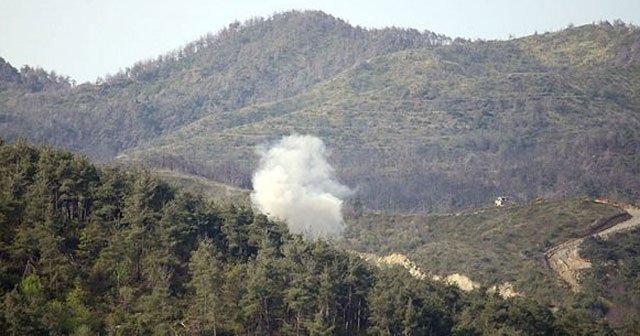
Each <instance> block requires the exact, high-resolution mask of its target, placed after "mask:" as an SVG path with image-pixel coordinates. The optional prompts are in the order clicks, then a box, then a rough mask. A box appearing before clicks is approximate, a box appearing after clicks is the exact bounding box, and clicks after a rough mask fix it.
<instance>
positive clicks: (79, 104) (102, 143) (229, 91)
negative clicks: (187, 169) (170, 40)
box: [0, 12, 448, 160]
mask: <svg viewBox="0 0 640 336" xmlns="http://www.w3.org/2000/svg"><path fill="white" fill-rule="evenodd" d="M447 41H448V39H447V38H446V37H442V36H438V35H436V34H433V33H430V32H424V33H419V32H417V31H415V30H400V29H383V30H365V29H362V28H359V27H352V26H350V25H348V24H347V23H345V22H344V21H342V20H339V19H336V18H334V17H331V16H329V15H326V14H324V13H321V12H287V13H282V14H276V15H274V16H272V17H270V18H268V19H261V18H257V19H253V20H250V21H248V22H245V23H243V24H240V23H238V22H236V23H232V24H230V25H229V27H227V28H226V29H223V30H222V31H220V32H218V33H217V34H215V35H213V34H210V35H207V36H204V37H202V38H201V39H199V40H197V41H194V42H191V43H189V44H187V45H186V46H185V47H183V48H181V49H177V50H175V51H172V52H170V53H168V54H165V55H160V56H158V58H157V59H155V60H148V61H144V62H139V63H137V64H135V65H133V66H132V67H130V68H127V69H124V70H123V71H122V72H120V73H117V74H113V75H109V76H106V78H105V79H104V80H102V81H100V82H98V83H96V84H90V83H84V84H81V85H78V86H75V87H72V86H71V85H67V86H62V87H52V85H47V83H49V82H51V81H52V80H51V78H50V77H52V76H50V75H49V74H48V73H47V72H45V71H43V70H42V69H38V72H37V73H36V74H37V75H39V76H30V75H29V72H23V71H21V72H18V71H17V70H16V69H13V68H12V67H11V66H10V65H9V64H7V63H6V62H4V60H3V61H2V62H0V63H2V64H0V91H1V92H2V94H1V95H0V113H1V116H0V121H1V123H0V134H2V135H3V137H4V138H6V139H15V138H17V137H25V138H28V139H31V140H32V141H36V142H45V143H49V144H55V145H58V146H61V147H65V148H69V149H73V150H78V151H81V152H84V153H86V154H88V155H89V156H91V157H92V158H96V159H100V160H109V159H111V158H113V157H114V156H115V155H116V154H117V153H118V152H120V151H121V150H122V149H125V148H129V147H132V146H134V145H136V144H138V143H140V142H141V141H144V140H148V139H152V138H154V137H157V136H158V135H161V134H164V133H167V132H169V131H171V130H174V129H176V128H178V127H180V126H182V125H184V124H187V123H189V122H193V121H196V120H198V119H199V118H202V117H205V116H210V117H213V118H217V117H216V116H218V115H220V114H221V113H225V112H230V111H234V110H237V109H240V108H242V107H245V106H249V105H254V104H259V103H266V102H271V101H276V100H279V99H284V98H288V97H291V96H293V95H295V94H298V93H301V92H303V91H305V90H306V89H308V88H309V87H310V86H312V85H313V84H315V83H318V82H321V81H324V80H327V79H329V78H330V77H332V76H334V75H335V74H337V73H339V72H341V71H343V70H344V69H345V68H347V67H350V66H352V65H353V64H354V63H357V62H360V61H363V60H366V59H369V58H372V57H376V56H379V55H383V54H386V53H389V52H393V51H398V50H402V49H407V48H413V47H421V46H429V45H435V44H441V43H445V42H447ZM3 74H4V75H3ZM53 77H55V76H53ZM54 82H55V81H54Z"/></svg>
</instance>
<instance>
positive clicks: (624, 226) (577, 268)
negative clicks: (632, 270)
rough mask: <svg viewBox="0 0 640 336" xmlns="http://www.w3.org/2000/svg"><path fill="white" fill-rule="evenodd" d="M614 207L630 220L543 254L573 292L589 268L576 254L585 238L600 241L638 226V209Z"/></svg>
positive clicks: (577, 289) (560, 245) (625, 206)
mask: <svg viewBox="0 0 640 336" xmlns="http://www.w3.org/2000/svg"><path fill="white" fill-rule="evenodd" d="M602 203H605V202H602ZM615 205H616V206H618V207H619V208H621V209H623V210H625V211H626V212H627V213H628V214H629V215H631V218H630V219H628V220H626V221H623V222H620V223H617V224H615V225H613V226H610V227H607V226H603V228H602V229H601V230H600V231H596V232H594V233H591V234H589V235H586V236H584V237H580V238H576V239H571V240H568V241H566V242H564V243H561V244H559V245H556V246H554V247H552V248H550V249H549V250H547V252H545V254H544V255H545V258H546V260H547V262H548V263H549V266H550V267H551V268H552V269H553V270H554V271H555V272H556V273H558V276H559V277H560V278H561V279H562V280H564V281H565V282H566V283H568V284H569V286H571V289H572V290H573V291H576V292H577V291H579V290H580V275H581V274H582V271H583V270H585V269H588V268H590V267H591V263H590V262H589V261H588V260H585V259H582V258H581V257H580V255H579V254H578V247H579V246H580V244H582V242H583V241H584V240H585V239H586V238H587V237H590V236H599V237H601V238H602V239H607V238H609V237H611V235H613V234H614V233H616V232H621V231H625V230H630V229H632V228H635V227H637V226H640V208H636V207H633V206H629V205H618V204H615Z"/></svg>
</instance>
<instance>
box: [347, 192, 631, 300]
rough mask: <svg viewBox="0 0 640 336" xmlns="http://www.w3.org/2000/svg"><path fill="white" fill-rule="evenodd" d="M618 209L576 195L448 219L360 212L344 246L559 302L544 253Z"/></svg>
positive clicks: (562, 292)
mask: <svg viewBox="0 0 640 336" xmlns="http://www.w3.org/2000/svg"><path fill="white" fill-rule="evenodd" d="M619 211H620V210H618V209H617V208H614V207H611V206H608V205H602V204H596V203H594V202H592V201H590V200H589V199H586V198H576V199H569V200H565V201H545V202H542V203H537V204H520V205H513V206H509V207H506V208H486V209H481V210H477V211H472V212H471V211H470V212H463V213H458V214H451V215H437V214H426V213H417V214H413V215H402V214H397V215H394V214H387V213H365V214H364V215H363V216H362V217H359V218H357V219H354V218H352V219H349V220H348V222H347V223H348V230H347V234H346V237H347V239H346V244H347V245H349V246H350V247H351V248H355V249H356V250H360V251H364V252H374V253H378V254H388V253H391V252H399V253H404V254H407V255H408V256H409V257H410V258H411V259H412V260H413V261H414V262H416V264H417V265H418V266H419V267H421V268H422V269H424V270H427V271H429V272H431V273H432V274H437V275H443V274H445V275H446V274H451V273H462V274H465V275H467V276H469V277H471V278H472V279H473V280H476V281H480V282H481V283H483V284H486V285H493V284H498V283H503V282H505V281H509V282H512V283H513V284H514V285H515V288H516V290H517V291H520V292H523V293H524V294H525V295H527V296H530V297H534V298H537V299H540V300H541V301H542V302H546V303H558V301H557V300H561V298H563V297H565V296H566V294H568V287H567V286H565V285H564V284H563V283H562V282H561V281H560V280H559V279H558V278H557V276H556V274H555V273H554V272H553V271H552V270H551V269H550V268H549V267H547V266H546V264H545V261H544V251H545V250H547V249H548V248H549V247H551V246H553V245H556V244H558V243H560V242H562V241H565V240H567V239H570V238H574V237H578V236H581V235H584V234H586V233H587V232H588V230H589V225H590V224H591V223H593V222H594V221H595V220H597V219H599V218H603V217H609V216H611V215H613V214H615V213H618V212H619ZM560 303H561V302H560Z"/></svg>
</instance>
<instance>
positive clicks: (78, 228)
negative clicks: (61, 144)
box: [0, 142, 637, 335]
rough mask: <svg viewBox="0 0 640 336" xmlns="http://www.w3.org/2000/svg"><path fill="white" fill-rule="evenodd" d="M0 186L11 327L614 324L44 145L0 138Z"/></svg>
mask: <svg viewBox="0 0 640 336" xmlns="http://www.w3.org/2000/svg"><path fill="white" fill-rule="evenodd" d="M0 191H1V193H0V299H1V300H2V304H1V305H0V330H2V331H3V333H6V334H8V335H71V334H73V335H106V334H109V335H151V334H154V335H370V334H375V335H497V334H507V335H595V334H598V335H611V334H612V333H613V330H612V329H611V328H610V327H609V326H608V325H607V324H606V322H604V321H598V320H594V319H593V318H592V316H591V315H590V314H589V312H588V311H586V310H584V309H582V308H578V307H574V308H572V307H569V308H567V309H564V308H563V309H561V310H560V311H558V312H557V313H555V314H553V313H552V312H551V311H550V310H549V309H548V308H547V307H545V306H542V305H540V304H538V303H536V302H535V301H533V300H530V299H525V298H522V297H516V298H511V299H508V300H503V299H501V298H500V297H499V296H497V295H493V294H490V293H488V292H487V291H486V288H485V289H480V290H476V291H473V292H471V293H465V292H461V291H460V290H459V289H457V288H455V287H451V286H446V285H444V284H443V283H441V282H434V281H430V280H426V279H425V280H419V279H417V278H414V277H412V276H411V275H410V274H409V273H408V272H406V270H404V269H402V268H390V269H382V270H379V269H376V268H373V267H372V266H371V265H369V264H367V263H366V262H365V261H364V260H363V259H361V258H360V257H359V256H356V255H354V254H348V253H345V252H343V251H340V250H338V249H336V248H335V247H334V246H333V244H331V243H328V242H324V241H317V242H310V241H306V240H304V239H302V237H300V236H294V235H291V234H289V233H288V232H287V229H286V227H285V226H284V225H283V224H282V223H277V222H273V221H270V220H268V219H267V218H266V217H265V216H264V215H261V214H257V213H254V212H253V211H252V210H250V209H248V208H244V207H237V206H224V207H221V206H216V205H214V204H212V203H209V202H207V201H205V200H204V199H203V197H202V196H198V195H192V194H188V193H185V192H183V191H181V190H177V189H175V188H172V187H170V186H169V185H167V184H166V183H165V182H163V181H162V180H159V179H158V178H156V177H154V176H153V175H152V174H149V173H148V172H146V173H145V172H131V171H124V170H119V169H98V168H96V167H95V166H93V165H92V164H91V163H90V162H89V161H88V160H87V159H86V158H84V157H81V156H76V155H73V154H71V153H68V152H64V151H59V150H55V149H52V148H49V147H33V146H30V145H27V144H25V143H22V142H18V143H16V144H12V145H7V144H2V143H1V142H0ZM595 250H596V251H597V249H595ZM624 328H626V329H624ZM620 331H621V332H622V334H625V333H630V332H633V331H634V329H633V325H632V324H629V325H628V326H625V327H623V329H620ZM636 331H637V329H636Z"/></svg>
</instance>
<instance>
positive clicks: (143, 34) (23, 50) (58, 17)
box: [0, 0, 640, 83]
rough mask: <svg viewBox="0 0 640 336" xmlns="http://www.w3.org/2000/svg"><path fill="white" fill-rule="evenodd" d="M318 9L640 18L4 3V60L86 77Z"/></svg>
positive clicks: (475, 20)
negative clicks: (252, 21)
mask: <svg viewBox="0 0 640 336" xmlns="http://www.w3.org/2000/svg"><path fill="white" fill-rule="evenodd" d="M290 9H299V10H301V9H316V10H322V11H324V12H326V13H328V14H331V15H333V16H336V17H339V18H341V19H344V20H345V21H347V22H349V23H351V24H353V25H360V26H364V27H369V28H382V27H386V26H396V27H404V28H416V29H418V30H421V31H422V30H430V31H433V32H436V33H440V34H445V35H448V36H450V37H465V38H471V39H476V38H482V39H506V38H508V37H509V35H513V36H516V37H520V36H525V35H530V34H533V33H534V32H535V31H537V32H540V33H542V32H545V31H557V30H559V29H562V28H564V27H566V26H567V25H568V24H570V23H572V24H575V25H581V24H586V23H591V22H594V21H595V22H597V21H600V20H609V21H613V20H615V19H622V20H623V21H625V22H627V23H633V24H635V25H638V24H640V0H599V1H598V0H438V1H436V0H424V1H417V0H392V1H385V0H368V1H367V0H353V1H350V0H327V1H319V0H316V1H304V0H275V1H271V0H226V1H221V0H209V1H206V0H177V1H165V0H0V57H3V58H4V59H5V60H7V61H8V62H10V63H11V64H12V65H13V66H14V67H17V68H20V67H22V66H23V65H25V64H27V65H29V66H40V67H43V68H44V69H46V70H49V71H50V70H54V71H56V73H58V74H62V75H68V76H70V77H71V78H73V79H75V80H77V81H78V83H81V82H84V81H95V80H96V78H97V77H99V76H104V75H105V74H107V73H112V74H113V73H116V72H117V71H118V70H119V69H124V68H125V67H128V66H131V65H133V64H134V63H135V62H136V61H141V60H145V59H149V58H155V57H156V56H158V55H160V54H164V53H166V52H169V51H171V50H173V49H176V48H179V47H181V46H182V45H184V44H186V43H188V42H190V41H193V40H196V39H197V38H199V37H200V36H202V35H205V34H206V33H208V32H212V33H215V32H217V31H219V30H220V29H221V28H222V27H225V26H227V25H228V24H229V23H231V22H233V21H235V20H238V21H241V22H242V21H244V20H246V19H249V18H251V17H257V16H261V17H268V16H270V15H271V14H273V13H274V12H282V11H286V10H290Z"/></svg>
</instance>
